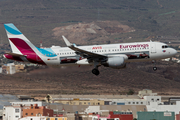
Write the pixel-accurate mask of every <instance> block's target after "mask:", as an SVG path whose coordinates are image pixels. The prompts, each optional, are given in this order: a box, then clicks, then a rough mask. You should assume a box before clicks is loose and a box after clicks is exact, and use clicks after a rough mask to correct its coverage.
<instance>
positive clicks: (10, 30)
mask: <svg viewBox="0 0 180 120" xmlns="http://www.w3.org/2000/svg"><path fill="white" fill-rule="evenodd" d="M4 27H5V30H6V33H7V37H8V40H9V43H10V45H11V49H12V52H13V53H16V54H22V55H25V54H26V53H27V54H28V52H34V51H35V50H36V47H35V46H34V45H33V44H32V43H31V42H30V41H29V40H28V39H27V38H26V37H25V36H24V35H23V34H22V33H21V32H20V31H19V30H18V29H17V28H16V27H15V26H14V24H12V23H8V24H4Z"/></svg>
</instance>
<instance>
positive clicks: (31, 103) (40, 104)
mask: <svg viewBox="0 0 180 120" xmlns="http://www.w3.org/2000/svg"><path fill="white" fill-rule="evenodd" d="M34 104H37V105H38V106H43V103H42V102H41V101H27V102H11V105H12V106H13V105H23V106H24V105H25V106H31V105H34Z"/></svg>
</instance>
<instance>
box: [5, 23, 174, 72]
mask: <svg viewBox="0 0 180 120" xmlns="http://www.w3.org/2000/svg"><path fill="white" fill-rule="evenodd" d="M4 27H5V30H6V33H7V36H8V40H9V43H10V46H11V49H12V53H5V54H4V57H5V58H7V59H11V60H16V61H23V62H30V63H35V64H42V65H62V66H64V65H93V66H94V68H93V69H92V73H93V74H95V75H99V73H100V72H99V70H98V67H100V66H105V67H110V68H114V69H122V68H125V67H126V63H129V62H143V61H152V60H157V59H163V58H169V57H172V56H174V55H175V54H176V53H177V51H176V50H175V49H173V48H170V47H168V45H167V44H165V43H161V42H152V41H150V42H135V43H118V44H105V45H89V46H76V45H75V44H72V43H70V42H69V41H68V40H67V39H66V38H65V37H64V36H62V37H63V39H64V41H65V43H66V45H67V47H60V46H52V47H50V48H38V47H36V46H34V45H33V44H32V43H31V42H30V41H29V40H28V39H27V38H26V37H25V36H24V35H23V34H22V33H21V32H20V31H19V30H18V29H17V28H16V27H15V26H14V24H12V23H8V24H4ZM153 70H157V67H155V66H154V67H153Z"/></svg>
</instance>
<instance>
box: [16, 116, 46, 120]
mask: <svg viewBox="0 0 180 120" xmlns="http://www.w3.org/2000/svg"><path fill="white" fill-rule="evenodd" d="M19 120H46V117H45V116H41V117H34V116H33V117H24V118H20V119H19Z"/></svg>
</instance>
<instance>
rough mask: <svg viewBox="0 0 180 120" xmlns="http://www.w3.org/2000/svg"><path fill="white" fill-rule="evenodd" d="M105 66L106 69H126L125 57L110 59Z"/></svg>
mask: <svg viewBox="0 0 180 120" xmlns="http://www.w3.org/2000/svg"><path fill="white" fill-rule="evenodd" d="M103 65H104V66H105V67H110V68H114V69H121V68H125V67H126V63H125V62H124V57H122V56H113V57H109V58H108V60H107V61H106V62H105V63H104V64H103Z"/></svg>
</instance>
